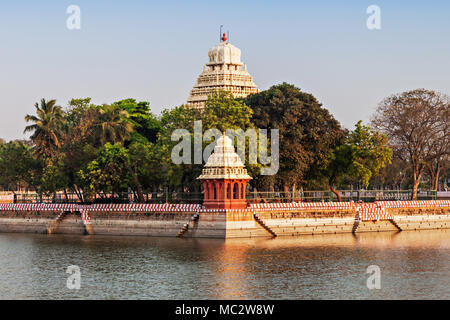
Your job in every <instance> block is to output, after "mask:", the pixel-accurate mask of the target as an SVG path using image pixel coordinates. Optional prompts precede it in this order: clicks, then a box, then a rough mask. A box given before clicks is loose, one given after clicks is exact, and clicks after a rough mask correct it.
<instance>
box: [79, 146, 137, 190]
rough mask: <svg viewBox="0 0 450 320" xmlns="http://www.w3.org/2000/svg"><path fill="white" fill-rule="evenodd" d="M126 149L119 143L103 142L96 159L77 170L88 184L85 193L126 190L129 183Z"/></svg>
mask: <svg viewBox="0 0 450 320" xmlns="http://www.w3.org/2000/svg"><path fill="white" fill-rule="evenodd" d="M128 163H129V158H128V150H127V149H126V148H124V147H123V146H121V145H120V144H114V145H112V144H110V143H107V144H105V146H104V147H102V148H101V149H100V150H99V151H98V154H97V157H96V159H94V160H92V161H91V162H89V164H88V165H87V167H86V168H85V169H83V170H80V171H79V172H78V174H79V176H80V178H81V179H82V180H84V181H85V183H86V184H87V185H89V190H88V191H87V194H88V195H89V197H92V196H93V195H95V194H98V193H103V194H104V195H106V194H107V193H111V192H112V193H117V192H120V191H126V190H127V188H128V186H129V185H130V171H129V165H128Z"/></svg>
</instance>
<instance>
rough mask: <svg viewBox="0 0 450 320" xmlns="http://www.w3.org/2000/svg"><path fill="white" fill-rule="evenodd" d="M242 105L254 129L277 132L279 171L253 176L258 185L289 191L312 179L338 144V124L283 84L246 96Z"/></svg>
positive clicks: (341, 135)
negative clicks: (244, 104)
mask: <svg viewBox="0 0 450 320" xmlns="http://www.w3.org/2000/svg"><path fill="white" fill-rule="evenodd" d="M246 104H247V105H249V106H250V107H251V108H252V109H253V112H254V113H253V117H252V121H253V123H254V125H255V126H256V127H258V128H267V129H279V137H280V141H279V144H280V159H279V161H280V168H279V170H278V173H277V175H276V176H264V177H262V176H261V177H257V181H256V183H257V184H258V185H262V186H267V185H270V188H271V189H273V188H274V186H276V185H278V186H282V188H283V189H284V191H288V190H289V187H290V186H292V189H293V191H295V189H296V188H297V186H298V185H299V184H307V183H308V182H309V181H311V180H314V179H315V177H316V176H317V174H318V169H319V168H321V166H323V165H324V163H325V161H326V159H327V156H328V153H329V150H330V149H331V148H333V147H334V146H335V145H337V144H339V143H340V141H342V139H343V138H344V136H345V131H344V130H343V129H342V128H341V126H340V124H339V122H338V121H337V120H335V119H334V118H333V116H332V115H331V114H330V113H329V112H328V110H326V109H325V108H323V107H322V105H321V104H320V103H319V102H318V101H317V99H316V98H315V97H314V96H312V95H311V94H309V93H305V92H302V91H301V90H300V89H299V88H296V87H295V86H293V85H291V84H287V83H282V84H280V85H274V86H272V87H271V88H270V89H268V90H265V91H262V92H260V93H258V94H254V95H250V96H249V97H247V99H246Z"/></svg>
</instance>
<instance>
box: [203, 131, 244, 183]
mask: <svg viewBox="0 0 450 320" xmlns="http://www.w3.org/2000/svg"><path fill="white" fill-rule="evenodd" d="M197 179H251V177H250V176H249V175H248V174H247V169H245V167H244V164H243V163H242V160H241V158H240V157H239V155H238V154H237V153H236V152H234V147H233V141H232V140H231V139H230V138H229V137H227V136H226V135H222V136H221V137H220V138H219V139H217V144H216V146H215V147H214V152H213V153H212V154H211V155H210V156H209V158H208V161H207V162H206V164H205V167H204V169H203V171H202V175H201V176H200V177H198V178H197Z"/></svg>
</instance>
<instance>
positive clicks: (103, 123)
mask: <svg viewBox="0 0 450 320" xmlns="http://www.w3.org/2000/svg"><path fill="white" fill-rule="evenodd" d="M128 118H129V114H128V112H126V111H125V110H123V109H121V108H120V107H119V106H117V105H103V106H102V107H100V108H99V119H98V122H97V126H98V129H99V131H98V133H99V135H100V142H101V143H102V145H105V144H106V143H108V142H110V143H112V144H115V143H120V144H122V143H123V142H125V141H126V140H127V139H129V138H130V136H131V132H132V131H133V125H132V124H131V123H130V122H129V121H128Z"/></svg>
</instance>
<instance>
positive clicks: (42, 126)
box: [24, 99, 63, 157]
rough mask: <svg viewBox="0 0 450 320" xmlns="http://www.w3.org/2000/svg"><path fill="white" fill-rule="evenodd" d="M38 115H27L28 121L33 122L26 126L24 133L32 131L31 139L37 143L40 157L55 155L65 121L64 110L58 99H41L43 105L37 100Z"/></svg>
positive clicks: (26, 119) (36, 151)
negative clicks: (58, 104) (58, 103)
mask: <svg viewBox="0 0 450 320" xmlns="http://www.w3.org/2000/svg"><path fill="white" fill-rule="evenodd" d="M34 106H35V108H36V115H35V116H34V115H29V114H27V115H26V116H25V121H26V122H32V123H33V124H31V125H28V126H26V127H25V130H24V133H26V132H32V133H33V134H32V135H31V137H30V139H31V140H32V141H33V142H34V144H35V153H36V155H37V156H38V157H42V156H45V157H52V156H55V155H56V153H57V151H58V149H59V148H60V147H61V144H60V139H59V135H60V129H61V125H62V122H63V112H62V108H61V107H60V106H57V105H56V100H50V101H45V99H42V100H41V105H40V106H39V104H38V103H37V102H36V103H35V105H34Z"/></svg>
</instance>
